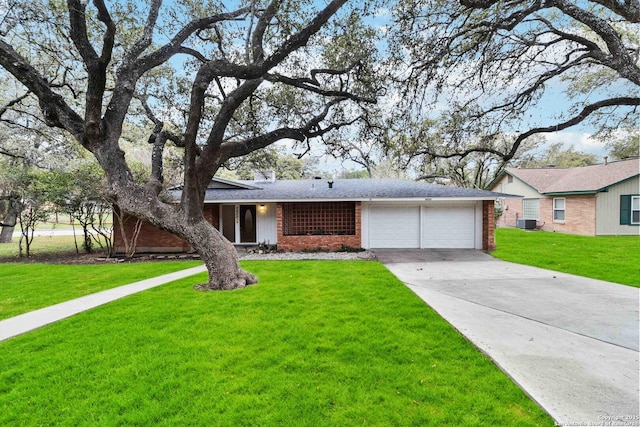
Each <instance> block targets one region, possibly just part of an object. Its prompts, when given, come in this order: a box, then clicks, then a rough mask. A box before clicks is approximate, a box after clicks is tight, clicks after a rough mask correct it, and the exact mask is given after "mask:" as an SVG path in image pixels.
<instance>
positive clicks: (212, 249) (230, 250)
mask: <svg viewBox="0 0 640 427" xmlns="http://www.w3.org/2000/svg"><path fill="white" fill-rule="evenodd" d="M184 237H185V238H186V240H187V241H188V242H189V243H190V244H191V246H192V247H193V248H194V249H195V250H196V252H198V254H200V257H201V258H202V260H203V261H204V264H205V265H206V266H207V271H208V272H209V281H208V282H207V283H203V284H199V285H196V286H195V288H196V289H198V290H204V291H212V290H232V289H240V288H244V287H246V286H249V285H252V284H254V283H258V279H257V278H256V276H254V275H253V274H251V273H248V272H246V271H244V270H243V269H242V268H240V265H239V264H238V252H237V251H236V248H235V247H234V246H233V245H232V244H231V243H230V242H229V241H228V240H227V239H225V238H224V237H223V236H222V234H220V232H219V231H218V230H216V229H215V228H214V227H213V226H212V225H211V224H209V223H208V222H207V221H206V220H204V219H202V220H201V221H198V222H195V223H191V224H189V225H188V226H187V227H186V232H185V236H184Z"/></svg>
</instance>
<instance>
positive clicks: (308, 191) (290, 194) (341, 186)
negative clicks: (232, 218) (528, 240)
mask: <svg viewBox="0 0 640 427" xmlns="http://www.w3.org/2000/svg"><path fill="white" fill-rule="evenodd" d="M216 179H217V178H214V180H216ZM226 182H229V181H228V180H227V181H226ZM238 183H239V184H240V186H241V187H238V188H229V187H227V188H209V189H207V192H206V194H205V203H206V202H214V201H215V202H233V201H256V202H279V201H310V200H353V201H367V200H389V199H390V200H410V199H414V200H415V199H420V200H425V199H452V200H458V199H460V200H464V199H466V200H494V199H496V198H498V197H505V196H508V195H505V194H501V193H494V192H491V191H486V190H473V189H469V188H460V187H451V186H446V185H438V184H428V183H425V182H415V181H408V180H402V179H336V180H334V181H333V188H329V185H328V180H327V179H305V180H276V181H275V182H254V181H239V182H238ZM248 184H250V186H252V187H254V188H247V187H248ZM173 193H174V195H176V196H178V197H179V196H180V193H181V191H179V190H177V191H174V192H173ZM511 197H514V196H513V195H511Z"/></svg>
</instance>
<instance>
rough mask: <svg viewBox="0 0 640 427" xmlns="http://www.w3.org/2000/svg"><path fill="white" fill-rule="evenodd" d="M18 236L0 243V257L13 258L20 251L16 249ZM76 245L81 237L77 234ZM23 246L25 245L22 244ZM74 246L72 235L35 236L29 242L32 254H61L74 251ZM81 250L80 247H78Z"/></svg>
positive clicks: (80, 241)
mask: <svg viewBox="0 0 640 427" xmlns="http://www.w3.org/2000/svg"><path fill="white" fill-rule="evenodd" d="M18 241H19V238H17V237H14V238H13V241H12V242H11V243H2V244H0V258H14V257H17V256H18V254H19V253H20V251H19V249H18ZM78 245H82V237H80V236H78ZM22 247H23V248H26V246H25V245H24V244H23V245H22ZM75 250H76V246H75V244H74V243H73V236H53V237H51V236H36V237H34V238H33V243H32V244H31V253H32V254H33V255H41V254H63V253H69V252H75ZM80 251H82V248H80Z"/></svg>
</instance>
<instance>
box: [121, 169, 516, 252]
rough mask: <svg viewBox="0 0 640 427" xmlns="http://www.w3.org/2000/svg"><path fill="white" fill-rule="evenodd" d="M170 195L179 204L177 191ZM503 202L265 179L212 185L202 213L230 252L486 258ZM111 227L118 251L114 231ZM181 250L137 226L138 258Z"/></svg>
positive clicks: (490, 197) (488, 196)
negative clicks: (392, 251)
mask: <svg viewBox="0 0 640 427" xmlns="http://www.w3.org/2000/svg"><path fill="white" fill-rule="evenodd" d="M172 193H173V195H174V196H175V197H176V199H179V198H180V195H181V191H180V190H179V189H176V190H173V191H172ZM504 196H505V195H504V194H497V193H492V192H489V191H485V190H472V189H467V188H457V187H450V186H444V185H435V184H428V183H424V182H413V181H407V180H399V179H337V180H335V181H329V180H327V179H311V180H309V179H308V180H275V178H274V177H273V175H269V174H267V179H263V180H261V181H260V180H258V181H235V180H228V179H221V178H214V179H213V180H212V181H211V183H210V185H209V186H208V188H207V190H206V195H205V209H204V211H205V217H206V218H207V220H209V221H210V222H211V223H212V224H213V225H214V226H215V227H216V228H217V229H218V230H221V231H222V234H223V235H224V236H225V237H226V238H227V239H228V240H229V241H231V242H232V243H234V244H236V245H256V244H259V243H267V244H271V245H273V244H277V245H278V249H279V250H284V251H297V250H303V249H323V250H337V249H340V248H341V247H342V246H347V247H352V248H470V249H482V250H487V251H491V250H494V249H495V243H494V226H495V221H494V203H495V201H496V200H497V199H498V198H499V197H504ZM133 225H134V222H133V221H128V222H127V227H129V228H132V227H133ZM114 228H115V231H116V233H115V246H116V250H117V251H118V250H120V251H121V250H122V246H123V245H122V239H121V236H120V232H119V230H118V227H114ZM127 235H129V232H128V231H127ZM189 250H190V248H189V245H188V244H187V243H186V242H185V241H183V240H182V239H179V238H178V237H176V236H173V235H172V234H170V233H167V232H165V231H162V230H159V229H157V228H155V227H154V226H152V225H151V224H148V223H147V224H143V225H142V229H141V232H140V235H139V238H138V242H137V251H138V252H175V251H189Z"/></svg>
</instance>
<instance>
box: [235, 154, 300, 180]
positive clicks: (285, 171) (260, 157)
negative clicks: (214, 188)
mask: <svg viewBox="0 0 640 427" xmlns="http://www.w3.org/2000/svg"><path fill="white" fill-rule="evenodd" d="M229 163H230V164H229V168H231V170H234V171H235V173H236V176H237V177H238V179H245V180H251V179H253V178H254V172H255V171H259V170H272V171H274V172H275V174H276V177H277V179H302V178H303V177H304V176H303V175H304V169H305V162H304V161H303V160H301V159H299V158H297V157H296V156H293V155H290V154H286V153H285V152H284V150H283V149H279V148H275V147H267V148H265V149H262V150H259V151H255V152H253V153H251V154H249V155H248V156H244V157H242V158H240V159H238V160H237V161H236V162H229Z"/></svg>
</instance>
